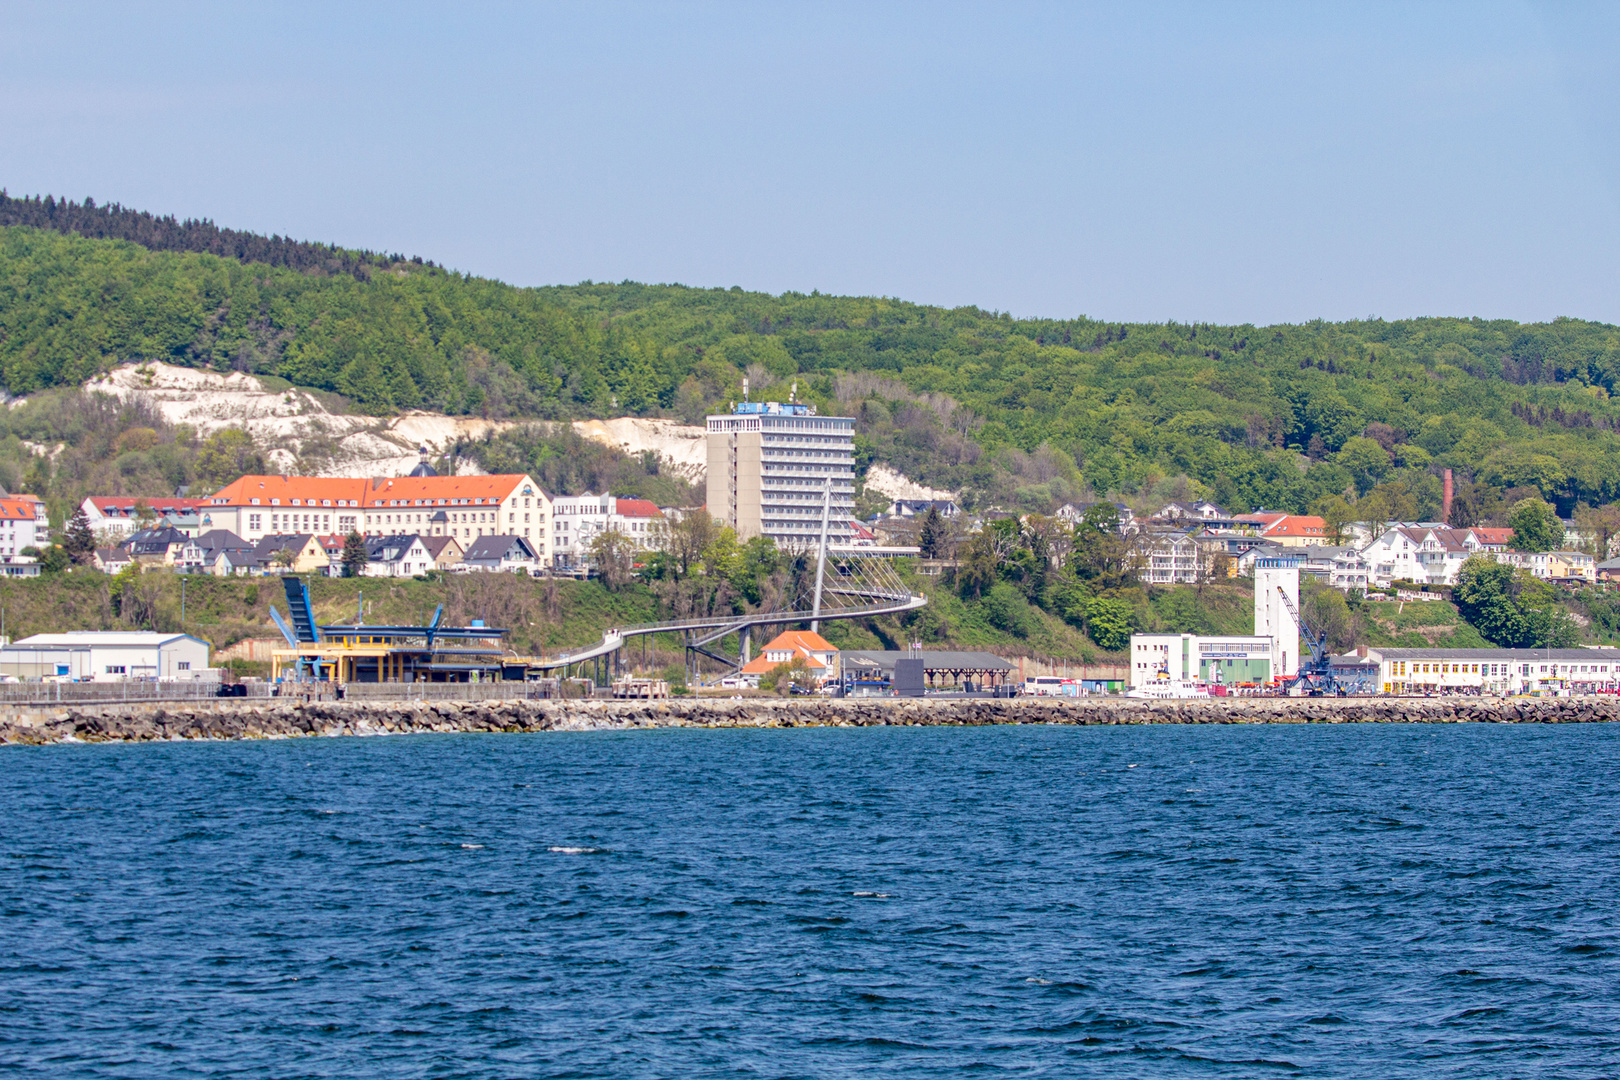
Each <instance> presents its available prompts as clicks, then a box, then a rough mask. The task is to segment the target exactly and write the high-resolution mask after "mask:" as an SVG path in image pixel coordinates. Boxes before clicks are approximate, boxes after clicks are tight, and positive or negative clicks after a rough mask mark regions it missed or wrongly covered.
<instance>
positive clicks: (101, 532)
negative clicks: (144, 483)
mask: <svg viewBox="0 0 1620 1080" xmlns="http://www.w3.org/2000/svg"><path fill="white" fill-rule="evenodd" d="M207 503H208V500H207V499H181V498H160V497H158V496H155V495H154V496H144V495H142V496H137V495H111V496H103V495H92V496H91V497H89V498H87V499H85V500H84V501H83V502H82V503H80V504H79V508H80V509H82V510H83V511H84V517H85V520H86V521H88V522H89V523H90V531H91V532H93V533H95V534H96V542H97V543H105V542H110V541H117V540H121V539H123V538H124V537H126V536H128V535H130V534H131V533H133V532H135V531H137V530H139V529H142V528H151V527H153V526H154V525H157V524H159V523H160V522H162V521H163V519H165V518H168V519H172V520H171V522H170V523H173V521H186V520H190V518H191V515H196V514H199V512H200V511H201V510H202V509H203V508H204V507H205V506H206V504H207ZM143 517H144V518H146V519H147V520H146V524H145V525H142V524H141V519H142V518H143ZM200 523H201V519H200V518H198V519H197V520H196V521H195V522H194V523H193V524H194V527H200ZM181 531H182V532H186V534H187V535H195V533H194V532H193V531H192V530H188V529H182V530H181ZM204 531H206V530H204Z"/></svg>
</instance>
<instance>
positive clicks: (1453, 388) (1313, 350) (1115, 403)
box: [0, 199, 1620, 523]
mask: <svg viewBox="0 0 1620 1080" xmlns="http://www.w3.org/2000/svg"><path fill="white" fill-rule="evenodd" d="M64 206H65V207H67V209H66V210H63V209H61V208H62V207H64ZM0 208H3V209H4V212H5V213H6V214H8V215H10V216H9V217H4V218H0V220H4V221H10V222H15V224H11V225H8V226H7V227H4V228H3V229H0V381H3V384H4V387H5V389H6V390H8V391H9V392H11V393H13V394H27V393H33V392H35V391H38V390H40V389H42V388H47V387H53V386H62V385H78V384H82V383H83V382H84V381H85V380H87V379H89V378H90V377H92V376H94V375H96V374H97V373H98V372H100V371H102V370H105V369H106V368H107V367H109V366H110V365H112V364H115V363H118V362H122V361H134V360H162V361H166V362H169V363H177V364H186V365H192V366H196V367H207V368H213V369H217V370H241V371H251V372H258V373H263V374H270V375H277V376H280V377H283V378H286V379H289V380H291V381H293V382H295V383H297V384H299V385H304V386H310V387H316V388H320V389H323V390H329V391H335V392H337V393H340V394H342V395H344V396H345V397H347V398H348V399H349V400H350V401H351V402H353V405H354V407H355V408H356V409H359V410H361V411H364V412H368V413H374V414H386V413H390V412H393V411H396V410H399V409H404V408H429V409H437V410H443V411H445V412H448V413H453V414H467V413H472V414H482V415H488V416H503V417H517V416H529V417H536V418H547V419H562V418H572V417H588V416H609V415H625V414H630V415H664V416H672V417H676V418H680V419H683V420H686V421H696V420H697V419H698V418H700V417H701V416H702V415H703V414H704V413H705V412H707V411H709V410H711V409H714V408H716V407H724V405H725V404H726V403H727V402H728V401H730V400H733V399H736V398H737V397H739V396H740V394H741V382H742V379H743V377H744V376H745V375H746V376H748V377H749V378H750V380H751V383H752V387H753V389H754V390H755V392H756V395H757V394H760V393H765V394H772V395H774V394H777V393H780V394H784V395H785V393H786V392H787V391H788V390H789V389H790V387H791V386H792V384H794V383H797V385H798V391H799V394H800V397H801V399H809V400H811V401H814V402H816V403H817V404H818V405H819V406H820V407H821V408H823V409H824V410H837V411H839V412H842V413H847V414H853V415H856V416H857V417H859V418H860V421H861V423H860V427H859V431H860V442H859V447H860V452H861V455H862V460H863V463H864V462H866V461H870V460H874V459H875V460H881V461H886V462H888V463H890V464H893V465H894V466H895V467H897V468H899V469H901V470H902V471H903V472H905V473H907V474H908V475H910V476H912V477H913V478H915V479H918V480H921V481H924V482H928V483H932V484H936V485H939V486H944V487H951V488H960V489H962V490H964V492H965V494H966V497H967V499H968V501H969V502H970V503H976V504H978V505H986V504H989V503H992V502H993V503H999V504H1001V505H1005V506H1016V507H1019V508H1023V509H1029V510H1043V511H1044V510H1050V509H1051V508H1052V507H1053V506H1055V505H1057V504H1059V503H1061V502H1062V501H1066V500H1069V499H1074V498H1080V497H1084V496H1088V495H1092V494H1096V495H1104V494H1110V493H1114V494H1123V495H1125V496H1127V497H1135V498H1141V499H1148V498H1164V497H1171V496H1176V495H1189V494H1192V495H1205V496H1208V497H1212V498H1214V499H1215V500H1216V501H1219V502H1222V503H1223V504H1225V505H1227V506H1228V507H1229V508H1231V509H1235V510H1247V509H1253V508H1255V507H1259V506H1265V507H1269V508H1278V509H1287V510H1297V511H1302V510H1305V509H1308V508H1310V507H1312V506H1317V507H1320V506H1321V505H1323V503H1324V501H1332V500H1342V501H1343V503H1344V504H1346V505H1354V504H1356V503H1357V502H1358V501H1359V500H1363V499H1367V498H1373V499H1374V500H1375V501H1377V503H1378V510H1377V514H1378V515H1379V516H1387V517H1391V518H1393V517H1402V516H1425V517H1429V516H1433V515H1434V514H1435V513H1437V511H1438V503H1439V496H1440V483H1439V480H1438V479H1437V477H1438V475H1439V472H1440V470H1442V469H1443V468H1447V467H1449V468H1453V469H1454V470H1456V472H1457V477H1458V482H1459V491H1460V493H1461V494H1460V499H1459V505H1460V507H1461V514H1462V515H1463V516H1464V517H1468V516H1472V517H1473V518H1474V519H1475V520H1485V519H1487V518H1494V517H1499V516H1500V515H1501V513H1502V512H1503V510H1504V508H1505V507H1506V506H1507V505H1509V504H1510V503H1511V502H1512V501H1513V500H1514V499H1517V498H1522V497H1523V496H1525V495H1526V494H1539V495H1540V496H1542V497H1544V498H1546V499H1548V500H1550V501H1552V502H1554V503H1556V504H1557V505H1558V506H1559V508H1560V510H1562V511H1563V512H1565V513H1569V512H1571V511H1572V510H1573V508H1574V507H1575V505H1576V504H1577V503H1581V502H1585V503H1590V504H1593V505H1597V504H1600V503H1608V502H1611V501H1613V500H1615V499H1616V498H1620V470H1617V469H1616V467H1615V464H1614V463H1615V461H1616V460H1617V458H1616V452H1617V451H1620V407H1617V406H1616V403H1615V402H1614V401H1613V400H1612V398H1611V395H1612V394H1613V393H1614V392H1615V390H1616V382H1617V380H1620V328H1616V327H1614V326H1610V325H1606V324H1601V323H1593V322H1585V321H1581V320H1577V319H1559V320H1556V321H1554V322H1552V323H1545V324H1520V323H1517V322H1512V321H1508V320H1494V321H1489V320H1483V319H1461V318H1427V319H1414V320H1404V321H1390V322H1386V321H1383V320H1378V319H1369V320H1364V321H1355V322H1344V323H1327V322H1320V321H1319V322H1312V323H1307V324H1304V325H1298V326H1294V325H1285V326H1269V327H1256V326H1248V325H1245V326H1212V325H1194V324H1177V323H1167V324H1126V323H1110V322H1101V321H1096V320H1093V319H1088V318H1075V319H1064V320H1059V319H1018V318H1014V317H1012V316H1011V315H1007V314H1002V313H993V312H987V311H982V310H979V309H977V308H956V309H945V308H938V307H929V306H926V305H919V304H910V303H904V302H901V301H898V300H892V299H885V298H874V297H834V296H823V295H820V294H816V293H812V294H809V295H805V294H802V293H785V294H783V295H781V296H770V295H765V294H760V293H750V292H745V291H743V290H741V289H738V288H732V289H699V288H688V287H683V286H679V285H640V284H635V283H630V282H625V283H621V284H618V285H608V284H594V283H590V282H586V283H583V284H580V285H575V286H559V287H546V288H529V289H524V288H516V287H512V286H508V285H505V284H502V283H500V282H496V281H491V280H486V279H480V278H472V277H468V276H464V275H458V274H454V273H450V272H447V271H445V270H443V269H440V268H437V267H435V266H433V265H432V264H430V263H423V262H419V261H409V260H404V259H400V258H392V257H381V256H373V255H369V254H366V253H352V252H342V251H340V250H339V249H334V248H328V247H326V246H324V245H307V244H300V243H295V242H292V241H283V240H280V239H279V238H270V239H268V240H266V239H265V238H254V237H251V235H250V234H241V233H232V232H230V231H229V230H219V229H217V228H215V227H214V226H212V225H211V224H208V223H197V222H187V223H176V222H174V221H173V219H156V218H151V217H150V216H149V215H139V214H135V213H133V212H131V211H125V210H122V209H121V208H112V209H111V210H109V209H108V208H102V207H95V206H94V204H92V203H90V202H89V201H88V200H87V201H86V202H85V203H83V204H74V203H61V202H56V201H54V200H53V201H51V202H50V203H49V204H47V203H46V202H44V201H36V200H17V199H7V200H5V201H4V203H3V204H0ZM19 208H21V209H19ZM52 213H54V214H55V215H56V218H57V219H60V220H46V219H49V218H50V215H51V214H52ZM98 223H99V224H98ZM83 233H89V234H91V235H81V234H83ZM104 236H105V237H112V238H111V239H103V238H101V237H104ZM132 241H133V242H132ZM258 241H262V243H259V242H258ZM155 248H167V249H178V250H154V249H155ZM199 249H202V250H199ZM209 252H217V253H209ZM300 252H303V253H304V254H299V253H300ZM1369 506H1370V504H1369ZM1368 512H1369V513H1371V512H1373V511H1372V510H1370V509H1369V511H1368ZM1463 523H1467V522H1463Z"/></svg>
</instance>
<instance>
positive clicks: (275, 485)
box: [208, 473, 526, 507]
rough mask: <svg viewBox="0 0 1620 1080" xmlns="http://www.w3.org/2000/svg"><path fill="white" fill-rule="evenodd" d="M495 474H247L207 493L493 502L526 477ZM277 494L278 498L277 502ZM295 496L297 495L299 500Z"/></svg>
mask: <svg viewBox="0 0 1620 1080" xmlns="http://www.w3.org/2000/svg"><path fill="white" fill-rule="evenodd" d="M525 479H526V477H524V476H523V475H522V474H521V473H503V474H500V475H496V476H395V477H388V478H384V479H378V480H364V479H360V478H357V477H337V476H244V477H242V478H241V479H239V480H235V481H233V482H231V483H229V484H226V485H225V486H224V487H222V488H220V489H219V490H218V491H216V492H214V494H213V495H212V496H211V497H210V498H209V499H208V502H209V503H211V504H213V505H221V506H250V505H255V504H254V503H253V500H254V499H258V500H259V502H258V503H257V504H256V505H260V506H271V505H275V506H320V507H328V506H332V507H344V506H350V507H387V506H434V505H441V504H442V505H449V506H458V505H459V506H493V505H495V504H496V503H498V502H500V501H501V500H502V499H504V498H506V497H507V496H508V495H510V494H511V493H512V489H513V488H514V487H516V486H517V485H518V484H519V483H521V482H522V481H523V480H525ZM272 500H274V501H273V502H272ZM295 500H296V501H295Z"/></svg>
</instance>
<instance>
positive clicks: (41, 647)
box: [0, 630, 219, 682]
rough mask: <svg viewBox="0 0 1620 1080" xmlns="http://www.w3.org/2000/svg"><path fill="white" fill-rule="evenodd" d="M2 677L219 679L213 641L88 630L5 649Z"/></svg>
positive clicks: (35, 639)
mask: <svg viewBox="0 0 1620 1080" xmlns="http://www.w3.org/2000/svg"><path fill="white" fill-rule="evenodd" d="M0 674H4V675H10V676H12V677H13V678H17V679H22V680H25V681H29V680H38V679H46V678H49V679H73V680H76V681H82V682H89V681H95V682H117V681H119V680H123V679H145V680H158V679H160V680H189V679H217V678H218V677H219V673H218V672H217V671H215V670H214V669H212V668H210V667H209V666H208V642H206V641H204V640H202V639H201V638H195V637H192V636H191V635H190V634H161V633H157V632H156V631H152V630H85V631H80V632H77V633H71V634H35V635H34V636H33V637H27V638H23V639H22V640H21V641H16V642H12V643H10V644H8V645H4V646H0Z"/></svg>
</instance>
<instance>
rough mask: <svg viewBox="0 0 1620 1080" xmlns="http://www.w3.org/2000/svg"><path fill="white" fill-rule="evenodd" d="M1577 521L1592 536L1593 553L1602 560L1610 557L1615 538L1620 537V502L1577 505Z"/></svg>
mask: <svg viewBox="0 0 1620 1080" xmlns="http://www.w3.org/2000/svg"><path fill="white" fill-rule="evenodd" d="M1575 523H1576V524H1577V525H1579V526H1580V527H1581V528H1582V529H1584V530H1585V531H1586V532H1587V534H1588V535H1590V536H1591V538H1592V539H1591V542H1590V547H1591V554H1592V555H1593V556H1594V557H1595V558H1596V559H1597V560H1598V561H1599V562H1601V561H1603V560H1605V559H1607V558H1608V557H1609V549H1610V548H1611V547H1612V546H1613V544H1614V540H1615V538H1616V537H1620V503H1610V504H1609V505H1608V506H1586V505H1584V504H1583V505H1581V506H1579V507H1576V509H1575Z"/></svg>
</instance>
